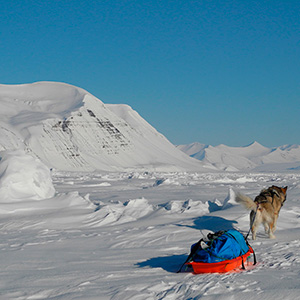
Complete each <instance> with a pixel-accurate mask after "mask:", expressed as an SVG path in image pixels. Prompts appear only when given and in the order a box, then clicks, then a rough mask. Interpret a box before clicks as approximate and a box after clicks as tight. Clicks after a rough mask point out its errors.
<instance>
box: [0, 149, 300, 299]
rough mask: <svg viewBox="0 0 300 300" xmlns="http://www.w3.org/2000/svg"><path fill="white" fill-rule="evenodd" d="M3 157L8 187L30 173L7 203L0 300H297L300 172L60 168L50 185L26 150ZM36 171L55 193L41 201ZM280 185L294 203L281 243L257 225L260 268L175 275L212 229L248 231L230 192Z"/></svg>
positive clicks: (1, 222)
mask: <svg viewBox="0 0 300 300" xmlns="http://www.w3.org/2000/svg"><path fill="white" fill-rule="evenodd" d="M4 154H5V155H3V159H2V162H1V166H0V167H1V170H3V169H4V168H3V165H5V168H6V170H8V171H7V172H6V173H5V172H3V171H2V173H1V174H2V175H1V177H0V183H1V184H2V183H3V182H6V181H7V178H9V176H12V175H13V174H18V171H19V170H20V169H22V168H23V169H24V172H25V170H27V176H20V177H18V184H19V186H21V187H22V189H16V195H17V196H18V199H19V201H17V202H16V201H15V200H14V199H13V198H12V199H11V203H8V202H7V201H8V198H6V202H5V203H3V201H1V203H0V214H1V218H0V226H1V231H0V234H1V243H0V251H1V255H2V268H1V271H0V276H1V279H2V280H1V292H0V298H1V299H19V300H21V299H22V300H23V299H24V300H25V299H200V298H201V299H208V300H210V299H256V298H257V297H258V296H259V297H261V298H263V299H267V300H268V299H274V297H275V298H276V299H299V286H300V285H299V283H300V282H299V275H300V254H299V246H300V238H299V236H300V207H299V201H300V185H299V179H300V174H299V173H291V172H289V173H288V172H285V173H197V172H184V173H182V172H168V173H167V172H164V173H161V172H133V173H128V172H115V173H107V172H93V173H86V172H65V171H58V170H54V171H52V173H51V175H52V180H49V177H48V176H49V174H50V173H49V170H48V169H47V168H46V167H45V166H44V165H43V164H42V163H41V162H40V161H38V160H36V159H34V158H33V157H31V156H29V155H28V154H24V152H12V153H4ZM12 157H15V158H16V159H15V160H13V159H10V158H12ZM37 173H38V174H39V179H40V180H41V181H42V182H43V190H47V187H48V189H49V190H50V191H51V190H52V189H53V186H54V188H55V194H53V191H52V192H51V194H47V193H45V194H44V196H43V197H39V200H38V201H36V200H32V199H33V198H34V197H35V196H32V195H31V194H30V193H29V192H28V191H29V190H32V191H33V192H34V191H35V189H36V186H35V184H30V182H31V183H32V182H33V178H34V177H35V176H36V174H37ZM43 178H44V180H43ZM22 179H23V180H22ZM28 182H29V183H28ZM273 184H276V185H280V186H285V185H288V186H289V188H288V197H287V201H286V202H285V205H284V206H283V208H282V211H281V212H280V216H279V221H278V226H277V232H276V236H277V239H275V240H270V239H268V238H267V236H266V234H265V233H264V231H263V228H260V230H259V233H258V238H257V240H256V241H251V240H250V244H251V245H252V247H253V248H254V250H255V252H256V255H257V259H258V265H257V266H256V267H255V268H249V269H248V270H246V271H241V272H237V273H230V274H222V275H220V274H206V275H193V274H191V273H179V274H177V273H176V271H177V270H178V269H179V267H180V266H181V264H182V263H183V262H184V261H185V259H186V258H187V255H188V253H189V249H190V246H191V244H193V243H194V242H196V241H198V240H199V238H201V237H203V236H206V234H207V233H208V232H209V231H217V230H220V229H230V228H236V229H238V230H240V231H241V232H242V233H243V234H246V233H247V232H248V229H249V221H248V214H249V212H247V211H245V210H244V208H243V207H242V206H240V205H237V204H236V203H235V202H234V200H233V199H234V192H233V190H238V191H241V192H243V193H245V194H247V195H249V196H251V197H255V196H256V195H257V194H258V193H259V192H260V190H261V189H262V188H264V187H268V186H270V185H273ZM27 185H28V187H27ZM23 189H24V190H23ZM12 190H13V189H12ZM22 190H23V192H22ZM12 195H13V193H12ZM49 196H50V198H49Z"/></svg>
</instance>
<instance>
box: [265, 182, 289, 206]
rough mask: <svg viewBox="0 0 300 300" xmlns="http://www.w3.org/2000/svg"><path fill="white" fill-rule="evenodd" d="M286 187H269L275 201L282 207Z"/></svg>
mask: <svg viewBox="0 0 300 300" xmlns="http://www.w3.org/2000/svg"><path fill="white" fill-rule="evenodd" d="M287 188H288V187H287V186H286V187H279V186H276V185H272V186H271V187H269V191H270V192H271V193H272V194H273V195H274V196H276V197H277V199H278V200H279V201H280V203H281V206H282V205H283V203H284V202H285V200H286V191H287Z"/></svg>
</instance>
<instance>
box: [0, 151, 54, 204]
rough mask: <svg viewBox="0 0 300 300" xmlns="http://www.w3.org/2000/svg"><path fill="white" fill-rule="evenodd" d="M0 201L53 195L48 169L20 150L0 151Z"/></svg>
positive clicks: (8, 201) (33, 198) (45, 197)
mask: <svg viewBox="0 0 300 300" xmlns="http://www.w3.org/2000/svg"><path fill="white" fill-rule="evenodd" d="M0 159H1V160H0V202H6V203H10V202H14V201H22V200H28V199H29V200H42V199H47V198H51V197H53V196H54V193H55V189H54V187H53V184H52V179H51V176H50V170H49V169H48V168H47V167H46V166H45V165H44V164H43V163H42V162H41V161H40V160H39V159H37V158H34V157H32V156H31V155H29V154H26V153H25V152H24V151H22V150H16V151H3V152H1V153H0Z"/></svg>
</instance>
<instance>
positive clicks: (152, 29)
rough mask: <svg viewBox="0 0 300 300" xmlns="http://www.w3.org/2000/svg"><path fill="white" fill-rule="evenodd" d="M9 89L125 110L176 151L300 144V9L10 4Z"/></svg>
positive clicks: (1, 37) (223, 4)
mask: <svg viewBox="0 0 300 300" xmlns="http://www.w3.org/2000/svg"><path fill="white" fill-rule="evenodd" d="M0 17H1V18H0V26H1V27H0V28H1V30H0V63H1V64H0V65H1V71H0V83H3V84H19V83H31V82H35V81H45V80H47V81H61V82H66V83H69V84H73V85H76V86H79V87H82V88H84V89H86V90H87V91H89V92H91V93H92V94H94V95H95V96H96V97H98V98H99V99H101V100H102V101H103V102H104V103H126V104H128V105H130V106H131V107H132V108H133V109H135V110H136V111H138V112H139V113H140V115H141V116H142V117H144V118H145V119H146V120H147V121H148V122H149V123H150V124H152V125H153V126H154V127H155V128H156V129H157V130H158V131H160V132H161V133H163V134H164V135H165V136H166V137H167V138H168V139H169V140H170V141H171V142H172V143H174V144H187V143H192V142H196V141H198V142H201V143H205V144H211V145H218V144H226V145H229V146H244V145H247V144H250V143H251V142H253V141H255V140H256V141H258V142H259V143H261V144H263V145H265V146H268V147H273V146H279V145H283V144H300V134H299V129H300V128H299V127H300V126H299V117H300V1H298V0H294V1H292V0H281V1H278V0H269V1H264V0H257V1H251V0H250V1H245V0H240V1H233V0H232V1H231V0H226V1H225V0H223V1H219V0H207V1H205V0H203V1H200V0H199V1H191V0H182V1H181V0H178V1H176V0H173V1H167V0H165V1H154V0H152V1H127V0H124V1H114V0H107V1H106V0H103V1H101V0H97V1H96V0H89V1H86V0H83V1H79V0H74V1H72V0H69V1H64V0H60V1H55V0H52V1H46V0H44V1H39V0H34V1H31V0H22V1H15V0H12V1H7V0H6V1H3V0H0Z"/></svg>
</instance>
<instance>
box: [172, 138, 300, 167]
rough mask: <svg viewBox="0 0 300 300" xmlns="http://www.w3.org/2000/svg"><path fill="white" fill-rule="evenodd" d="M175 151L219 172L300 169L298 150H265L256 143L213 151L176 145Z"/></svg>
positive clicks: (195, 145)
mask: <svg viewBox="0 0 300 300" xmlns="http://www.w3.org/2000/svg"><path fill="white" fill-rule="evenodd" d="M177 148H178V149H180V150H181V151H183V152H184V153H186V154H188V155H190V156H191V157H194V158H196V159H198V160H200V161H202V162H204V163H205V164H207V165H212V166H213V167H215V168H217V169H218V170H222V171H242V170H244V171H245V170H247V171H249V170H253V171H256V172H263V171H267V172H270V171H287V170H291V169H295V168H299V166H300V146H299V145H283V146H279V147H276V148H267V147H265V146H262V145H260V144H259V143H258V142H253V143H252V144H250V145H248V146H244V147H229V146H226V145H218V146H216V147H213V146H210V145H204V144H200V143H192V144H188V145H178V146H177Z"/></svg>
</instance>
